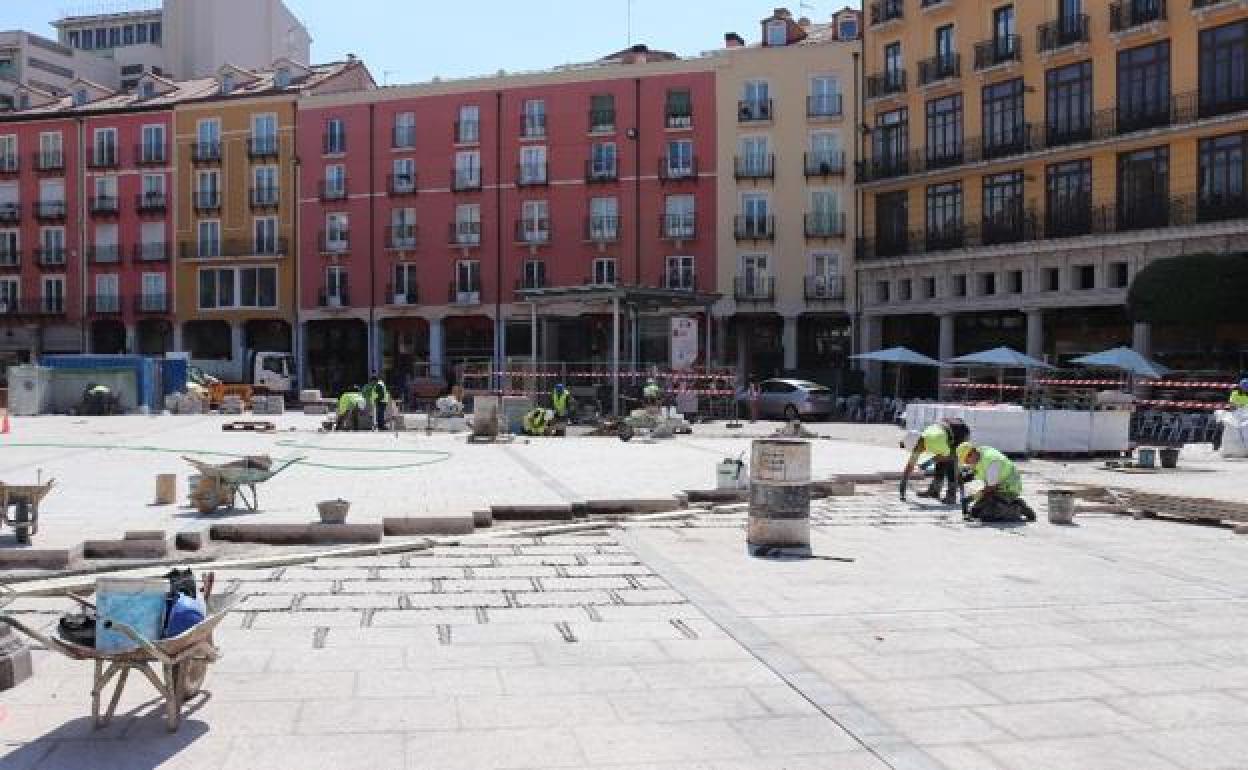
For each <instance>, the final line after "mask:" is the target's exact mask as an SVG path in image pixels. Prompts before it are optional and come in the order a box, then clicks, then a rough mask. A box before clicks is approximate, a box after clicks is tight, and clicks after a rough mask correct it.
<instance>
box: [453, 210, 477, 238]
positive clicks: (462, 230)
mask: <svg viewBox="0 0 1248 770" xmlns="http://www.w3.org/2000/svg"><path fill="white" fill-rule="evenodd" d="M454 242H455V243H458V244H461V245H474V244H479V243H481V206H480V205H479V204H476V203H461V204H460V205H458V206H456V207H455V233H454Z"/></svg>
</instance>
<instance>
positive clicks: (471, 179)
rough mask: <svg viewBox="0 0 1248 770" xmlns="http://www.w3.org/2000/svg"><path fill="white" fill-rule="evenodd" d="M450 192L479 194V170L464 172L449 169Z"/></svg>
mask: <svg viewBox="0 0 1248 770" xmlns="http://www.w3.org/2000/svg"><path fill="white" fill-rule="evenodd" d="M451 190H453V191H454V192H480V191H481V169H472V170H471V171H464V170H462V169H451Z"/></svg>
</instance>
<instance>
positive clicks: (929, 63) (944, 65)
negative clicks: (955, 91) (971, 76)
mask: <svg viewBox="0 0 1248 770" xmlns="http://www.w3.org/2000/svg"><path fill="white" fill-rule="evenodd" d="M961 76H962V56H961V55H960V54H956V53H949V54H942V55H939V56H933V57H931V58H929V59H922V60H920V61H919V85H920V86H930V85H935V84H937V83H940V82H942V81H945V80H953V79H954V78H958V77H961Z"/></svg>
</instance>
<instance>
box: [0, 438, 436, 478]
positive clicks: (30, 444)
mask: <svg viewBox="0 0 1248 770" xmlns="http://www.w3.org/2000/svg"><path fill="white" fill-rule="evenodd" d="M277 445H278V446H281V447H288V448H291V449H309V450H314V451H318V452H355V453H362V454H404V455H426V456H427V458H426V459H423V460H418V461H414V462H404V463H395V464H390V465H338V464H335V463H317V462H309V461H308V460H300V461H299V462H298V463H297V465H300V466H303V467H306V468H322V469H325V470H332V471H351V472H360V471H364V472H369V471H400V470H408V469H410V468H421V467H424V466H426V465H434V464H436V463H441V462H446V461H447V460H449V459H451V453H450V452H442V451H438V450H436V449H366V448H352V447H324V446H318V445H316V444H300V443H297V442H294V441H279V442H277ZM5 447H26V448H35V449H70V450H72V449H84V450H104V451H119V452H158V453H163V454H177V455H201V456H205V457H227V458H230V459H242V458H245V457H249V456H250V455H245V454H238V453H237V452H213V451H209V450H205V449H171V448H167V447H156V446H118V445H116V444H62V443H57V442H39V441H27V442H15V443H9V442H7V441H6V442H3V443H0V449H3V448H5Z"/></svg>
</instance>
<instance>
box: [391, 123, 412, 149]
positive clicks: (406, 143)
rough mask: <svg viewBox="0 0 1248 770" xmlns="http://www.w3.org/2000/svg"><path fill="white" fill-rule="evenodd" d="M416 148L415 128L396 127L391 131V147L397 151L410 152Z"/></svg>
mask: <svg viewBox="0 0 1248 770" xmlns="http://www.w3.org/2000/svg"><path fill="white" fill-rule="evenodd" d="M415 146H416V127H415V126H395V127H394V128H392V129H390V147H391V149H395V150H408V149H411V148H413V147H415Z"/></svg>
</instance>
